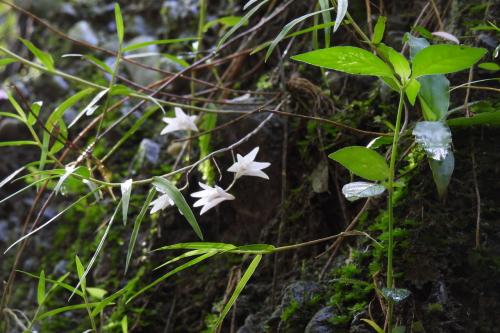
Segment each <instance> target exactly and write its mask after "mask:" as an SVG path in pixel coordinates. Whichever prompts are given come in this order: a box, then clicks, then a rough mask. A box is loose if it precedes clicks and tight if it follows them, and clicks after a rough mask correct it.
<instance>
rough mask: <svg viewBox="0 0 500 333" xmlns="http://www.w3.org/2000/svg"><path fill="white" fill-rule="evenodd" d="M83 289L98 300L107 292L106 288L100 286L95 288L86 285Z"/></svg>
mask: <svg viewBox="0 0 500 333" xmlns="http://www.w3.org/2000/svg"><path fill="white" fill-rule="evenodd" d="M85 291H87V293H88V294H89V295H90V297H93V298H95V299H98V300H102V299H103V298H104V296H106V294H107V293H108V292H107V291H106V290H104V289H102V288H95V287H87V288H85Z"/></svg>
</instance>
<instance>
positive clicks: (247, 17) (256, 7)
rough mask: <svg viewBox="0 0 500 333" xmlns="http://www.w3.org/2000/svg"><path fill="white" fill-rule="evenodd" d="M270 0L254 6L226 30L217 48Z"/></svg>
mask: <svg viewBox="0 0 500 333" xmlns="http://www.w3.org/2000/svg"><path fill="white" fill-rule="evenodd" d="M268 2H269V0H263V1H262V2H261V3H259V4H258V5H257V6H255V7H253V8H252V9H251V10H250V11H249V12H248V13H246V14H245V16H243V17H242V18H241V20H240V21H239V22H238V23H237V24H235V25H234V26H233V27H231V29H229V31H228V32H226V34H225V35H224V36H222V38H221V39H220V41H219V43H218V44H217V49H219V48H220V47H221V46H222V45H223V44H224V43H225V42H226V40H228V38H229V37H231V36H232V35H233V34H234V33H235V32H236V30H238V29H239V28H241V27H242V26H243V25H244V24H246V23H247V22H248V20H249V19H250V17H252V16H253V14H255V13H256V12H257V11H258V10H259V9H260V8H261V7H262V6H264V5H265V4H266V3H268Z"/></svg>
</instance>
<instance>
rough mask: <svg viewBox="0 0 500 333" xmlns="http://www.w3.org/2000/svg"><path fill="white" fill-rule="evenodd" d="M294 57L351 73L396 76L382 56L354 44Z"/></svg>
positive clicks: (294, 57)
mask: <svg viewBox="0 0 500 333" xmlns="http://www.w3.org/2000/svg"><path fill="white" fill-rule="evenodd" d="M292 59H293V60H296V61H302V62H305V63H307V64H310V65H313V66H318V67H324V68H328V69H333V70H337V71H340V72H345V73H349V74H359V75H373V76H382V77H390V78H393V77H394V75H393V73H392V70H391V68H390V67H389V66H388V65H387V64H386V63H385V62H383V61H382V60H381V59H380V58H378V57H377V56H375V55H373V54H372V53H371V52H368V51H366V50H364V49H361V48H358V47H353V46H336V47H330V48H327V49H320V50H315V51H311V52H307V53H303V54H299V55H296V56H293V57H292Z"/></svg>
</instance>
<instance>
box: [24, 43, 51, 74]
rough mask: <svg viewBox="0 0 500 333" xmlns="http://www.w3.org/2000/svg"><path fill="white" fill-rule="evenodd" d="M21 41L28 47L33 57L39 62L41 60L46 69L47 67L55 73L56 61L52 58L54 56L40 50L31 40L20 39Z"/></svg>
mask: <svg viewBox="0 0 500 333" xmlns="http://www.w3.org/2000/svg"><path fill="white" fill-rule="evenodd" d="M19 40H20V41H21V42H22V43H23V44H24V46H26V47H27V48H28V50H30V52H31V53H33V55H34V56H35V57H36V58H37V59H38V60H40V62H41V63H42V64H43V65H44V66H45V67H47V69H48V70H49V71H54V69H55V67H54V59H53V58H52V56H51V55H50V54H49V53H47V52H44V51H42V50H40V49H39V48H38V47H36V46H35V45H34V44H33V43H32V42H30V41H29V40H26V39H23V38H20V37H19Z"/></svg>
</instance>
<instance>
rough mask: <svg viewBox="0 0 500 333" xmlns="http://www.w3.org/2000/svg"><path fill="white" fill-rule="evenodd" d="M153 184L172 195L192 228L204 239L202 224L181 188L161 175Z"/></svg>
mask: <svg viewBox="0 0 500 333" xmlns="http://www.w3.org/2000/svg"><path fill="white" fill-rule="evenodd" d="M153 185H154V186H156V187H158V188H160V189H162V190H163V191H164V192H165V193H166V194H167V195H168V196H169V197H170V199H172V201H173V202H174V203H175V205H176V206H177V208H178V209H179V211H180V212H181V213H182V215H183V216H184V217H185V218H186V220H187V221H188V223H189V224H190V225H191V228H193V230H194V232H195V233H196V235H197V236H198V237H199V238H200V239H203V234H202V232H201V229H200V226H199V225H198V222H197V221H196V217H195V216H194V214H193V211H192V210H191V208H190V207H189V205H188V204H187V202H186V199H184V196H183V195H182V193H181V192H180V191H179V189H178V188H177V187H175V186H174V185H173V184H172V183H171V182H169V181H168V180H166V179H165V178H161V177H154V178H153Z"/></svg>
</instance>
